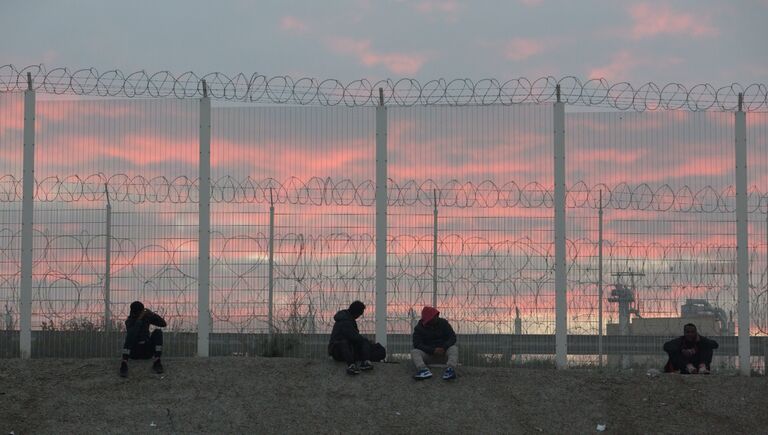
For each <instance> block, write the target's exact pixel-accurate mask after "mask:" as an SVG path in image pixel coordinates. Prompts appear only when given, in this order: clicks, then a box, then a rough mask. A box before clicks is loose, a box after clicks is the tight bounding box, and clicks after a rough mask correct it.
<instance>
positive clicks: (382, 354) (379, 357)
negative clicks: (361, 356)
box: [371, 343, 387, 362]
mask: <svg viewBox="0 0 768 435" xmlns="http://www.w3.org/2000/svg"><path fill="white" fill-rule="evenodd" d="M386 358H387V350H386V349H384V346H382V345H381V343H374V344H372V345H371V361H373V362H379V361H384V360H385V359H386Z"/></svg>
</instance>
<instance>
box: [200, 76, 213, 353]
mask: <svg viewBox="0 0 768 435" xmlns="http://www.w3.org/2000/svg"><path fill="white" fill-rule="evenodd" d="M199 139H200V169H199V171H200V180H199V185H200V202H199V204H198V205H199V208H198V213H199V217H198V221H199V225H198V227H199V242H198V252H199V258H198V262H197V274H198V280H197V356H200V357H207V356H208V355H209V334H210V332H211V323H212V322H211V310H210V267H211V99H210V98H209V97H208V87H207V85H206V83H205V80H203V98H201V99H200V137H199Z"/></svg>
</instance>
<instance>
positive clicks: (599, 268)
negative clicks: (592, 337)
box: [597, 189, 603, 367]
mask: <svg viewBox="0 0 768 435" xmlns="http://www.w3.org/2000/svg"><path fill="white" fill-rule="evenodd" d="M597 221H598V222H597V228H598V230H597V232H598V237H599V240H598V242H597V298H598V299H597V356H598V358H600V362H599V366H600V367H602V366H603V189H600V208H599V209H598V211H597Z"/></svg>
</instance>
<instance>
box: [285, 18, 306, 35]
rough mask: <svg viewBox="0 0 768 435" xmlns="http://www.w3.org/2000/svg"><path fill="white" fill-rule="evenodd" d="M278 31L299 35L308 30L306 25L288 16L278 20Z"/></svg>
mask: <svg viewBox="0 0 768 435" xmlns="http://www.w3.org/2000/svg"><path fill="white" fill-rule="evenodd" d="M280 29H281V30H284V31H286V32H290V33H294V34H299V35H301V34H304V33H306V32H307V30H309V28H308V26H307V23H305V22H304V21H302V20H300V19H298V18H296V17H293V16H290V15H287V16H285V17H283V18H282V19H280Z"/></svg>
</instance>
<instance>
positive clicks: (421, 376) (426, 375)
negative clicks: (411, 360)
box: [413, 368, 432, 381]
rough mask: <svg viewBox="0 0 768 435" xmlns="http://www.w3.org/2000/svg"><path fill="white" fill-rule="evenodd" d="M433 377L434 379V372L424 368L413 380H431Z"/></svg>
mask: <svg viewBox="0 0 768 435" xmlns="http://www.w3.org/2000/svg"><path fill="white" fill-rule="evenodd" d="M431 377H432V372H430V371H429V369H428V368H423V369H421V370H419V371H418V372H416V374H415V375H413V379H416V380H417V381H421V380H424V379H429V378H431Z"/></svg>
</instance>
